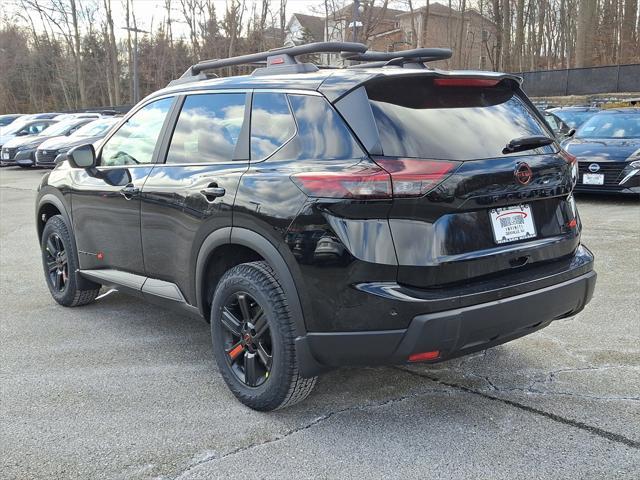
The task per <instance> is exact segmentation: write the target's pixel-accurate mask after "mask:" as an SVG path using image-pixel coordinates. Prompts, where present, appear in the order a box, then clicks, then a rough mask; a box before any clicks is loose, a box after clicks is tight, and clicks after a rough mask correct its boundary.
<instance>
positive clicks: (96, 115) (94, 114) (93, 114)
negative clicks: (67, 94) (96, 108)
mask: <svg viewBox="0 0 640 480" xmlns="http://www.w3.org/2000/svg"><path fill="white" fill-rule="evenodd" d="M100 117H102V115H101V114H100V113H97V112H81V113H61V114H60V115H57V116H56V117H55V119H56V120H58V121H64V120H71V119H73V118H93V119H96V118H100Z"/></svg>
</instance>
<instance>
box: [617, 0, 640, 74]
mask: <svg viewBox="0 0 640 480" xmlns="http://www.w3.org/2000/svg"><path fill="white" fill-rule="evenodd" d="M637 10H638V1H637V0H625V2H624V14H623V15H624V16H623V18H622V32H621V33H622V34H621V36H620V38H621V42H622V45H621V49H620V63H631V62H632V61H633V60H634V57H637V56H638V51H637V48H638V44H637V43H636V35H637V34H638V33H639V32H636V31H635V23H636V22H635V20H636V12H637Z"/></svg>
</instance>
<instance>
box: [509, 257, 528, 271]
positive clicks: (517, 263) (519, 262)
mask: <svg viewBox="0 0 640 480" xmlns="http://www.w3.org/2000/svg"><path fill="white" fill-rule="evenodd" d="M530 258H531V257H529V255H525V256H523V257H516V258H512V259H511V260H509V265H511V268H518V267H524V266H525V265H526V264H527V263H529V259H530Z"/></svg>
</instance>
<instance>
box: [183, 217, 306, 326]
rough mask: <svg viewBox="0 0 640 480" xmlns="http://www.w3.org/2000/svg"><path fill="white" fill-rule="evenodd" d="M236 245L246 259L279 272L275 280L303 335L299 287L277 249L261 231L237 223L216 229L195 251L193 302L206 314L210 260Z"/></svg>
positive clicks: (242, 258)
mask: <svg viewBox="0 0 640 480" xmlns="http://www.w3.org/2000/svg"><path fill="white" fill-rule="evenodd" d="M233 246H237V247H239V248H240V249H242V250H241V251H242V252H243V254H245V255H247V256H246V257H240V259H241V260H242V261H239V262H236V264H237V263H244V262H245V261H253V260H264V261H266V262H267V263H268V264H269V265H270V266H271V268H273V270H274V271H275V272H276V274H277V275H278V280H279V281H280V284H281V285H282V288H283V290H284V293H285V295H286V296H287V302H288V303H289V308H290V309H291V313H292V316H293V319H294V322H295V326H296V336H304V335H305V334H306V326H305V322H304V314H303V310H302V304H301V301H300V296H299V294H298V289H297V287H296V284H295V281H294V279H293V275H292V274H291V271H290V269H289V267H288V265H287V262H286V261H285V259H284V258H283V256H282V254H281V253H280V252H279V251H278V249H277V248H276V247H275V246H274V245H273V244H272V243H271V242H270V241H269V240H267V239H266V238H265V237H263V236H262V235H260V234H258V233H256V232H254V231H252V230H248V229H244V228H238V227H233V228H231V227H227V228H222V229H220V230H216V231H215V232H213V233H211V234H210V235H209V236H208V237H207V238H205V240H204V242H203V243H202V246H201V247H200V251H199V252H198V256H197V261H196V272H195V290H196V302H197V306H198V309H199V310H200V313H201V314H202V316H203V317H204V318H208V313H209V312H208V305H207V304H208V301H207V298H206V295H207V292H206V287H205V286H206V281H207V278H206V275H207V272H208V271H209V269H208V267H209V262H210V260H211V259H212V258H213V257H214V256H215V255H216V252H218V253H219V252H221V251H224V250H223V249H225V248H229V247H233ZM249 252H254V255H255V256H253V257H252V256H251V255H250V254H249Z"/></svg>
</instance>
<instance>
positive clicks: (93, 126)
mask: <svg viewBox="0 0 640 480" xmlns="http://www.w3.org/2000/svg"><path fill="white" fill-rule="evenodd" d="M118 120H119V119H117V118H109V119H107V120H95V121H93V122H91V123H87V124H86V125H84V126H83V127H80V128H79V129H78V130H76V131H75V132H74V133H73V134H72V136H73V137H101V136H104V135H106V133H107V132H108V131H109V129H110V128H111V127H112V126H113V125H115V124H116V123H118Z"/></svg>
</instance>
